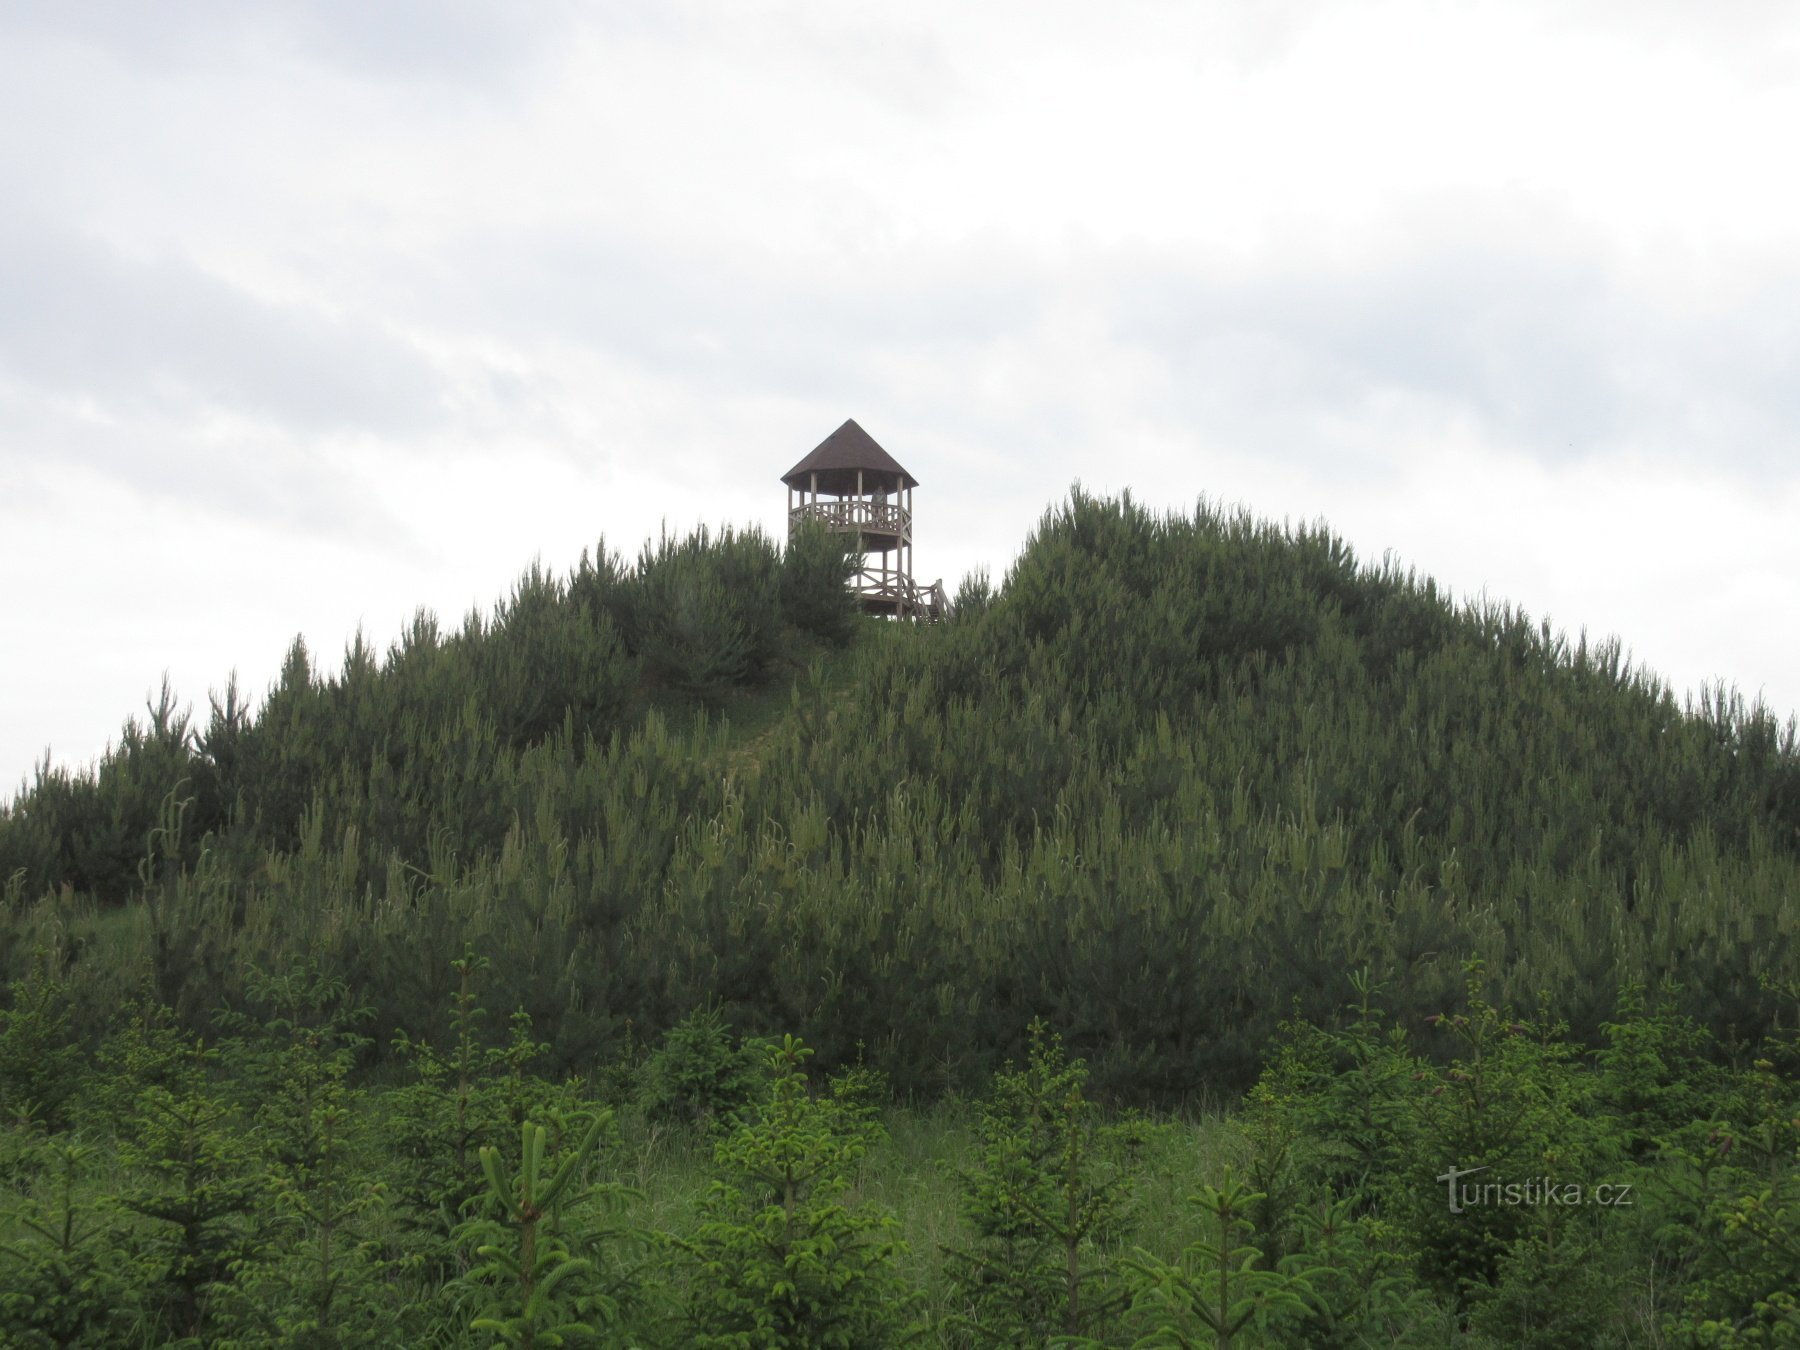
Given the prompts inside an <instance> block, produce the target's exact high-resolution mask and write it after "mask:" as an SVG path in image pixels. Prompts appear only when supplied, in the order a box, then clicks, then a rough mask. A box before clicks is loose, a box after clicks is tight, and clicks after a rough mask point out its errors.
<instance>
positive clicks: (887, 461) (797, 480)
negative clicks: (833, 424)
mask: <svg viewBox="0 0 1800 1350" xmlns="http://www.w3.org/2000/svg"><path fill="white" fill-rule="evenodd" d="M858 469H860V470H862V472H863V474H864V486H865V487H877V486H880V487H886V488H888V489H889V490H890V491H898V490H899V489H901V488H910V487H917V486H918V485H919V480H918V479H916V478H914V477H913V476H912V475H911V474H910V473H908V472H907V471H906V470H905V469H903V468H901V467H900V463H899V461H898V460H896V459H895V458H894V457H893V456H892V455H890V454H889V453H888V452H887V451H885V450H883V449H882V448H881V447H880V446H879V445H877V444H876V443H875V438H874V437H873V436H871V435H869V433H868V432H866V431H864V430H863V429H862V428H861V427H859V426H857V425H856V419H855V418H854V417H852V418H849V419H847V420H846V421H845V423H844V425H843V426H841V427H839V428H838V429H837V430H836V431H834V432H832V433H831V435H829V436H827V437H826V438H825V439H824V440H822V441H820V442H819V444H818V445H817V446H816V447H814V449H813V452H812V453H811V454H810V455H808V456H807V457H806V458H805V459H803V460H801V461H800V462H799V463H798V464H796V465H794V467H793V468H791V469H789V470H788V471H787V472H786V473H784V474H782V475H781V481H782V482H784V483H786V484H787V485H788V486H789V487H792V488H804V487H809V486H811V484H812V476H813V475H814V474H815V473H816V474H818V475H819V491H821V492H830V493H834V494H836V495H839V496H842V495H843V494H845V493H850V492H855V491H856V473H857V470H858ZM871 473H875V474H882V475H887V476H889V477H891V478H892V480H893V481H892V482H889V483H878V482H874V481H870V479H869V477H868V475H870V474H871Z"/></svg>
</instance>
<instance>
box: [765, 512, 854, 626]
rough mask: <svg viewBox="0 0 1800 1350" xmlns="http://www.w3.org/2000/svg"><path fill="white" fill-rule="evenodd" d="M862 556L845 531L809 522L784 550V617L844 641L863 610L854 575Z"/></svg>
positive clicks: (782, 603)
mask: <svg viewBox="0 0 1800 1350" xmlns="http://www.w3.org/2000/svg"><path fill="white" fill-rule="evenodd" d="M856 566H857V560H856V558H855V557H854V556H853V555H852V554H851V553H850V552H849V551H848V549H847V548H846V546H845V537H844V536H843V535H841V534H833V533H832V532H831V531H829V530H827V529H825V528H824V527H823V526H821V525H820V524H819V523H818V522H816V521H806V522H803V524H802V527H801V528H800V529H798V530H796V531H795V532H794V533H793V534H792V535H790V536H789V538H788V542H787V548H786V549H784V550H783V551H782V554H781V581H780V597H781V617H782V619H783V620H784V621H785V622H787V623H789V624H791V625H793V626H794V627H795V628H796V629H798V630H799V631H800V632H802V633H806V634H808V635H810V636H812V637H815V638H818V639H820V640H821V641H824V642H827V643H830V644H831V645H833V646H839V647H841V646H843V645H844V644H845V643H846V642H848V641H849V640H850V637H851V634H852V633H853V632H854V631H855V627H856V623H857V616H858V614H859V613H860V611H859V609H858V606H857V601H856V596H855V595H854V593H852V592H851V590H850V587H849V581H850V578H851V576H852V575H853V574H854V573H855V571H856Z"/></svg>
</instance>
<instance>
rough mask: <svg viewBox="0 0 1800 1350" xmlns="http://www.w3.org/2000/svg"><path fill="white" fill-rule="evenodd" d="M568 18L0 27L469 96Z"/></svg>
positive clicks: (43, 0) (444, 16) (129, 6)
mask: <svg viewBox="0 0 1800 1350" xmlns="http://www.w3.org/2000/svg"><path fill="white" fill-rule="evenodd" d="M573 13H574V6H573V5H570V4H564V3H547V2H544V0H540V3H534V4H532V5H517V6H515V5H497V4H491V3H485V0H384V2H383V3H381V4H366V3H360V2H359V0H273V3H259V4H256V5H244V4H240V3H236V0H183V2H182V3H180V4H173V5H146V4H141V3H138V2H137V0H73V2H71V0H21V3H15V4H9V5H8V6H7V7H6V10H5V11H4V13H3V14H0V31H4V30H5V29H8V28H10V29H13V30H15V31H18V32H24V33H35V34H37V35H39V36H50V37H55V38H61V39H64V40H69V41H74V42H78V43H81V44H83V45H86V46H89V47H93V48H96V49H98V50H100V51H104V52H108V53H110V54H112V55H113V56H114V57H116V58H118V59H119V60H120V61H121V62H122V63H127V64H130V65H132V66H134V67H138V68H144V67H146V66H148V67H152V68H154V67H159V66H160V67H163V68H165V69H172V70H176V71H180V70H184V69H188V68H192V67H207V66H217V65H223V64H226V63H230V62H234V61H236V60H238V59H240V58H241V54H242V53H243V52H244V50H245V49H246V48H250V49H255V48H273V49H275V50H277V51H284V50H285V51H292V52H297V53H299V54H301V55H302V56H304V57H307V58H309V59H311V60H314V61H316V62H318V63H320V64H322V65H328V66H336V67H338V68H341V69H346V70H349V71H352V72H354V73H356V74H359V75H364V76H371V77H376V78H381V79H429V80H448V81H454V82H455V83H456V85H457V87H458V88H459V89H460V90H462V91H463V92H465V93H469V92H474V91H475V90H476V89H478V88H480V87H482V86H485V85H488V84H493V83H499V84H501V85H510V84H512V83H513V82H514V81H516V80H518V79H519V78H521V77H523V76H524V75H525V74H527V73H528V72H529V70H530V68H531V66H532V65H533V64H535V62H536V61H537V60H539V59H541V58H542V57H543V56H544V55H545V54H546V53H549V52H553V51H554V50H555V49H556V44H557V41H558V38H559V36H560V35H561V34H562V33H564V32H565V31H566V29H567V26H568V19H569V17H570V16H571V15H572V14H573Z"/></svg>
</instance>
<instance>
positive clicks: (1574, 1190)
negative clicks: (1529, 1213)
mask: <svg viewBox="0 0 1800 1350" xmlns="http://www.w3.org/2000/svg"><path fill="white" fill-rule="evenodd" d="M1487 1170H1488V1169H1487V1166H1486V1165H1483V1166H1481V1167H1452V1168H1451V1169H1450V1170H1449V1171H1448V1172H1445V1173H1444V1174H1443V1175H1441V1176H1439V1177H1438V1178H1437V1179H1438V1180H1439V1181H1441V1182H1443V1183H1444V1188H1445V1191H1446V1192H1447V1193H1448V1195H1449V1198H1450V1212H1451V1213H1452V1214H1461V1213H1462V1212H1463V1211H1464V1210H1465V1209H1474V1208H1477V1207H1478V1206H1481V1205H1493V1206H1513V1205H1605V1206H1607V1207H1609V1208H1612V1209H1618V1208H1620V1207H1622V1206H1626V1205H1629V1204H1630V1203H1631V1186H1630V1184H1629V1183H1626V1182H1602V1183H1600V1184H1599V1185H1597V1186H1586V1185H1583V1184H1582V1183H1581V1182H1579V1181H1558V1180H1556V1179H1555V1178H1554V1177H1531V1178H1529V1179H1528V1180H1525V1181H1464V1180H1463V1178H1464V1177H1472V1176H1474V1175H1475V1174H1476V1173H1477V1172H1485V1171H1487Z"/></svg>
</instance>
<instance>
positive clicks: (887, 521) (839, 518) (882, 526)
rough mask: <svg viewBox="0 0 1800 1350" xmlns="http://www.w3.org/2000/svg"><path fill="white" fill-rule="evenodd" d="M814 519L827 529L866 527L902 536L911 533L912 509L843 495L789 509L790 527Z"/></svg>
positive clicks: (870, 529) (858, 528) (896, 503)
mask: <svg viewBox="0 0 1800 1350" xmlns="http://www.w3.org/2000/svg"><path fill="white" fill-rule="evenodd" d="M803 520H816V521H818V522H819V523H820V524H821V525H823V526H824V527H825V528H826V529H828V530H869V531H872V532H874V533H877V534H892V535H897V536H900V537H902V538H905V537H908V536H910V535H911V534H912V512H911V511H908V510H907V509H906V508H905V507H903V506H901V505H900V504H899V503H898V502H878V501H872V500H870V499H869V498H867V497H843V498H837V499H833V500H829V501H810V502H802V503H801V504H800V505H798V506H796V507H794V508H793V509H792V510H790V511H789V512H788V522H789V525H790V526H793V525H798V524H799V523H800V522H801V521H803Z"/></svg>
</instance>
